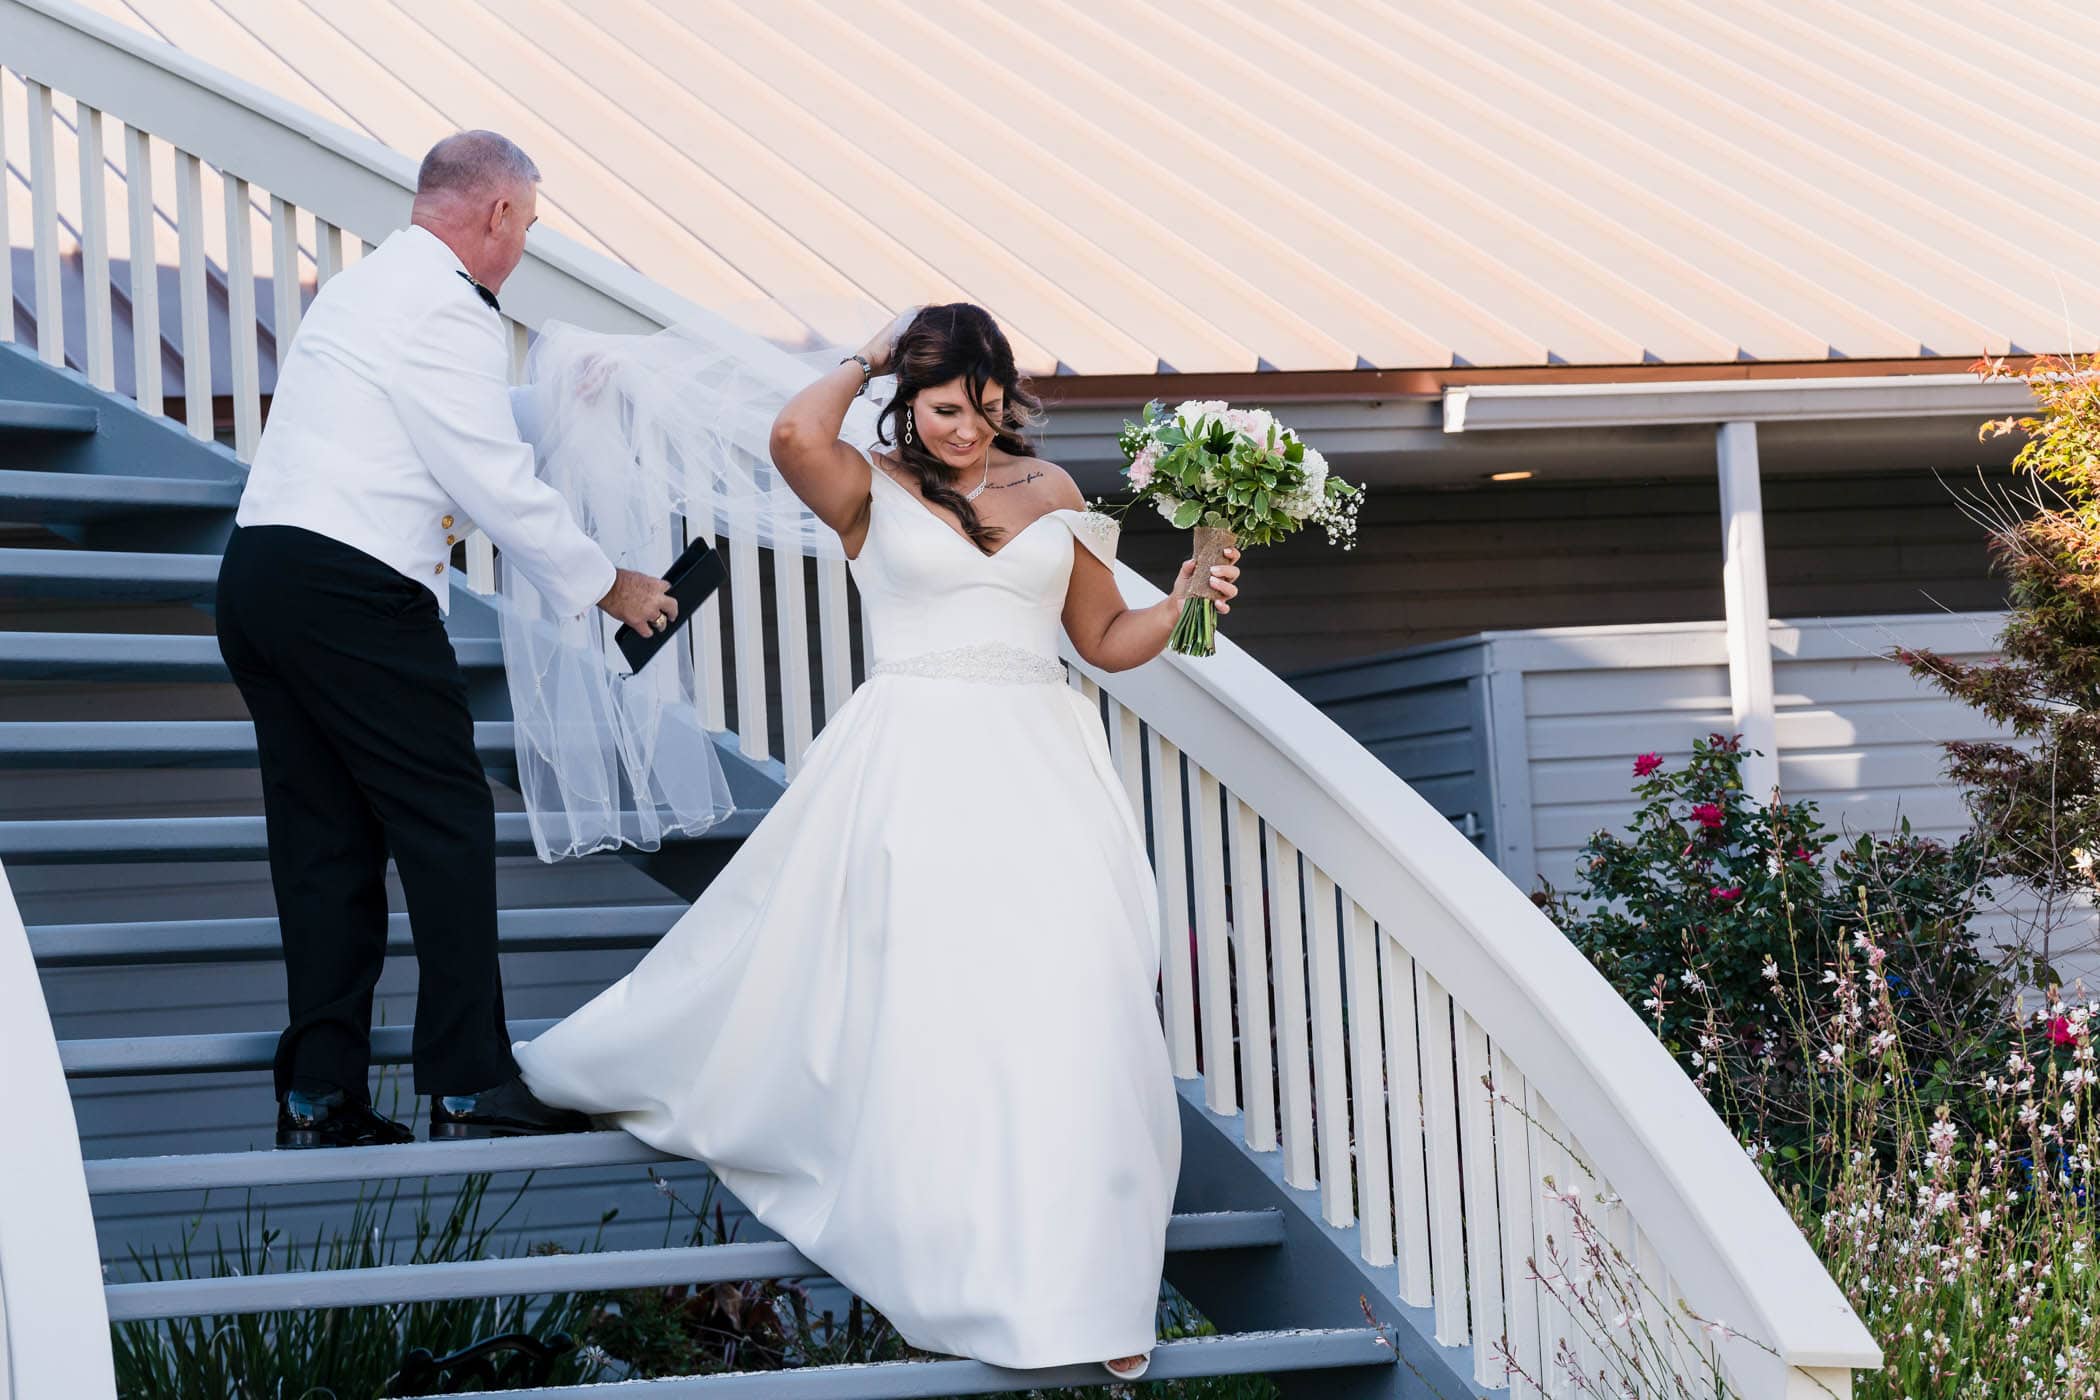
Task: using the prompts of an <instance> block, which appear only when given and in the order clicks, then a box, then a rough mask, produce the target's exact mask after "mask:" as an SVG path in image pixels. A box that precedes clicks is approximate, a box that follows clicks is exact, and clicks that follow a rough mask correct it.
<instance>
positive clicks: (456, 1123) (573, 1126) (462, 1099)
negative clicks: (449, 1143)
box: [430, 1075, 591, 1140]
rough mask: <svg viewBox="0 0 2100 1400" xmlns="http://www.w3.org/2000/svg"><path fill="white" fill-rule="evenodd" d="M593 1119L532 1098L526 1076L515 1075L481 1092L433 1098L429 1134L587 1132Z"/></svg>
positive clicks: (474, 1135) (472, 1135)
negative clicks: (525, 1079)
mask: <svg viewBox="0 0 2100 1400" xmlns="http://www.w3.org/2000/svg"><path fill="white" fill-rule="evenodd" d="M590 1130H591V1120H590V1119H589V1118H587V1117H585V1116H584V1115H583V1114H581V1113H573V1112H571V1111H570V1110H568V1109H566V1108H554V1107H552V1106H550V1105H548V1104H543V1103H541V1102H540V1101H539V1100H538V1099H536V1098H534V1097H533V1094H532V1090H530V1089H528V1088H526V1087H525V1081H524V1079H522V1078H520V1077H518V1076H515V1075H514V1076H512V1077H511V1078H509V1079H506V1080H504V1081H503V1082H502V1083H501V1084H498V1085H497V1086H496V1087H495V1088H493V1089H484V1090H482V1091H481V1092H480V1093H478V1094H445V1095H441V1096H438V1097H434V1098H432V1099H431V1101H430V1136H431V1138H432V1139H433V1140H435V1139H438V1138H490V1137H523V1136H525V1135H526V1134H528V1133H587V1132H589V1131H590Z"/></svg>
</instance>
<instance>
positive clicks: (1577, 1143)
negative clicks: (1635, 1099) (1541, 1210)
mask: <svg viewBox="0 0 2100 1400" xmlns="http://www.w3.org/2000/svg"><path fill="white" fill-rule="evenodd" d="M1558 1131H1559V1133H1560V1136H1561V1140H1562V1141H1563V1142H1565V1143H1566V1144H1567V1151H1566V1152H1565V1153H1563V1154H1562V1157H1563V1160H1564V1162H1565V1163H1566V1169H1567V1177H1566V1185H1567V1187H1568V1189H1569V1190H1571V1191H1573V1192H1574V1193H1575V1195H1576V1197H1577V1199H1578V1202H1579V1205H1578V1206H1576V1207H1574V1208H1571V1210H1570V1212H1569V1219H1568V1250H1569V1252H1570V1253H1571V1254H1573V1255H1575V1256H1576V1257H1577V1258H1581V1257H1582V1255H1583V1252H1584V1250H1585V1248H1586V1246H1585V1245H1584V1244H1583V1241H1582V1236H1581V1232H1580V1231H1579V1230H1578V1229H1577V1224H1576V1219H1575V1215H1574V1211H1575V1210H1577V1209H1579V1210H1580V1211H1581V1212H1582V1216H1583V1217H1584V1218H1585V1219H1586V1220H1587V1221H1588V1223H1589V1227H1590V1228H1591V1229H1592V1230H1593V1231H1596V1232H1598V1233H1602V1232H1603V1226H1604V1221H1603V1209H1604V1208H1603V1207H1602V1206H1600V1205H1599V1204H1598V1203H1597V1197H1598V1196H1599V1195H1600V1194H1602V1191H1601V1185H1600V1183H1599V1182H1598V1180H1597V1178H1596V1177H1594V1176H1592V1175H1591V1174H1590V1171H1589V1169H1588V1167H1587V1166H1586V1165H1585V1164H1586V1163H1587V1162H1588V1161H1589V1153H1587V1152H1585V1151H1583V1148H1582V1139H1580V1138H1578V1137H1576V1136H1575V1131H1574V1129H1572V1128H1570V1127H1569V1126H1568V1125H1567V1124H1566V1123H1565V1122H1563V1123H1561V1124H1560V1125H1559V1128H1558ZM1606 1288H1607V1285H1606V1284H1605V1283H1604V1281H1603V1280H1601V1279H1598V1280H1595V1281H1593V1282H1591V1283H1590V1284H1588V1285H1587V1286H1585V1287H1582V1288H1581V1290H1580V1296H1584V1297H1585V1298H1586V1299H1587V1307H1586V1309H1585V1311H1584V1313H1582V1314H1580V1315H1578V1316H1576V1317H1574V1318H1572V1319H1571V1323H1572V1325H1571V1326H1570V1328H1569V1330H1568V1343H1569V1345H1570V1346H1572V1347H1574V1348H1575V1355H1576V1357H1577V1359H1578V1361H1579V1363H1580V1364H1581V1366H1582V1371H1583V1374H1584V1375H1585V1376H1587V1377H1589V1378H1590V1381H1591V1384H1592V1385H1595V1383H1596V1376H1597V1372H1598V1370H1599V1369H1600V1368H1601V1367H1603V1366H1604V1365H1605V1356H1604V1354H1603V1352H1602V1350H1601V1349H1600V1348H1599V1346H1598V1344H1597V1343H1596V1342H1594V1341H1592V1340H1591V1332H1592V1330H1593V1329H1594V1328H1595V1326H1596V1325H1597V1323H1596V1319H1595V1318H1592V1317H1589V1316H1587V1308H1594V1307H1596V1306H1598V1305H1599V1304H1601V1303H1602V1302H1603V1301H1604V1299H1605V1298H1606V1297H1607V1296H1608V1294H1607V1292H1606Z"/></svg>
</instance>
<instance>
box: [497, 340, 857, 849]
mask: <svg viewBox="0 0 2100 1400" xmlns="http://www.w3.org/2000/svg"><path fill="white" fill-rule="evenodd" d="M842 354H843V352H841V351H835V350H825V351H815V352H811V353H808V354H795V353H790V352H788V351H786V350H782V349H781V348H779V347H778V346H776V345H774V344H772V343H771V342H769V341H766V340H763V339H761V338H759V337H758V336H755V335H752V334H750V333H749V332H746V331H743V330H741V329H739V328H737V327H735V326H733V325H731V324H730V323H729V322H727V321H726V320H718V319H714V318H709V319H707V320H704V321H697V322H692V323H688V324H684V325H679V326H676V327H672V328H671V329H668V330H663V331H659V332H657V333H655V334H653V335H606V334H601V333H598V332H593V331H586V330H583V329H581V328H580V327H576V326H571V325H566V324H563V323H560V322H550V323H548V324H547V325H546V326H545V327H543V328H542V329H541V332H540V334H539V337H538V339H537V341H536V342H535V344H534V346H533V349H532V353H531V358H530V360H529V361H528V376H527V385H526V387H525V388H524V389H522V390H520V391H517V392H516V393H515V394H514V406H515V407H516V409H517V417H518V421H519V426H520V428H521V430H523V431H524V432H525V434H526V435H527V437H528V439H529V440H530V441H531V442H532V444H533V448H534V451H535V453H536V455H537V458H538V466H539V472H540V475H541V477H542V478H543V479H544V480H546V482H547V483H548V484H549V485H551V486H553V487H554V489H555V490H557V491H559V492H560V493H561V494H562V495H563V496H564V497H565V498H566V499H567V500H568V502H569V505H570V508H571V509H572V510H573V511H574V513H575V516H576V519H577V522H578V523H579V524H580V525H581V526H582V527H583V529H584V530H585V531H586V532H587V533H588V534H589V535H591V537H592V538H594V539H595V540H597V541H598V544H599V545H600V547H602V548H603V549H604V550H605V552H606V554H608V555H609V556H611V558H612V560H613V562H614V563H615V564H617V565H619V566H621V567H622V568H629V569H636V570H640V571H642V572H645V573H652V574H662V573H664V572H665V571H666V570H668V569H669V568H670V565H671V562H672V560H674V559H675V558H676V557H677V556H678V553H679V551H680V550H681V549H683V548H684V547H685V544H686V542H687V539H689V538H693V537H697V536H699V535H702V534H705V535H706V536H707V537H708V538H709V539H710V540H712V541H713V542H715V543H716V545H717V546H718V547H719V546H720V545H721V543H722V542H723V541H724V539H725V537H726V536H728V535H730V534H734V535H735V536H736V537H738V538H740V539H745V538H748V539H751V540H755V541H756V542H757V543H758V544H759V545H760V546H761V547H764V548H769V549H785V550H788V551H790V552H792V553H795V554H799V555H806V556H811V557H815V558H820V559H838V558H841V557H843V551H842V548H841V546H840V543H839V539H838V536H837V535H836V534H835V533H833V532H832V530H831V529H830V528H829V527H828V526H826V525H825V524H824V523H823V522H822V521H820V520H818V519H817V518H816V517H815V516H814V515H812V514H811V513H810V512H809V510H808V509H807V508H806V507H805V506H804V505H803V504H802V502H801V500H800V499H798V498H797V497H796V496H795V494H794V492H793V491H792V490H791V489H790V488H789V486H788V484H787V482H786V481H785V480H783V479H782V478H781V476H780V474H779V473H778V472H777V471H776V470H775V469H774V467H773V464H772V460H771V457H770V455H769V451H768V443H769V439H770V436H771V431H772V426H773V420H774V418H775V416H776V415H778V413H779V412H780V409H781V407H782V406H783V405H785V404H786V402H787V401H788V399H789V398H791V397H792V396H793V395H794V394H795V393H796V392H798V391H799V390H801V389H802V388H804V387H805V386H807V385H808V384H810V383H812V382H813V381H815V380H816V379H818V378H819V377H821V376H822V375H823V374H824V373H825V372H826V371H828V370H830V369H832V368H833V367H835V366H836V365H837V363H838V361H839V359H840V357H841V355H842ZM888 382H890V381H884V384H885V385H886V384H887V383H888ZM874 387H876V386H871V389H872V388H874ZM879 408H880V401H879V400H878V399H875V398H873V397H866V398H861V399H857V400H855V401H854V405H853V410H852V412H851V413H850V414H849V415H848V417H847V420H846V426H845V429H844V430H843V433H842V436H844V437H845V438H846V439H847V440H848V441H851V442H854V443H856V444H858V445H860V446H862V447H867V446H869V445H871V444H873V443H874V441H875V433H876V427H875V417H876V414H877V412H878V411H879ZM497 593H498V597H497V599H496V603H497V609H498V612H499V614H500V617H501V625H502V635H503V663H504V670H505V672H506V674H507V676H508V678H509V682H510V695H511V708H512V711H513V714H514V717H515V725H516V738H517V753H518V783H519V791H520V792H521V793H522V794H523V796H524V799H525V810H526V813H527V815H528V817H529V819H530V821H531V825H532V833H533V841H534V844H535V845H536V846H537V848H538V851H539V856H540V859H541V860H546V861H552V860H558V859H560V858H562V857H564V856H573V855H587V854H589V853H590V852H592V851H600V850H607V849H610V848H612V847H614V846H618V845H621V844H623V843H624V844H628V845H633V846H637V847H640V848H641V849H644V850H654V849H656V847H657V846H658V845H660V844H661V843H662V841H663V840H664V838H665V837H666V836H672V835H678V834H687V835H690V834H695V833H698V832H701V831H705V830H706V829H707V828H708V827H710V826H712V825H714V824H715V823H716V822H718V821H720V820H722V819H723V818H724V817H726V816H728V815H729V814H730V812H731V811H732V810H734V807H733V804H732V802H731V800H730V794H729V785H728V782H727V780H726V779H725V777H724V776H723V772H722V764H721V760H720V759H719V758H718V757H717V754H716V740H715V736H713V735H711V734H710V733H709V732H708V731H707V729H706V727H705V724H704V723H703V720H702V713H701V710H700V707H699V700H698V696H699V694H700V687H701V685H702V683H703V678H702V677H701V676H699V675H698V674H696V672H695V664H694V660H693V657H694V650H693V648H692V647H691V646H690V644H689V641H690V638H691V636H692V635H693V634H692V630H691V629H690V627H689V628H688V629H687V630H685V631H682V632H681V633H680V634H679V636H678V637H677V638H676V639H674V641H673V642H672V643H671V644H670V645H669V646H667V647H666V648H665V649H664V652H663V653H660V654H659V655H658V656H657V657H656V658H654V659H653V660H652V661H651V662H650V663H649V664H648V665H647V666H646V667H644V668H643V670H642V671H641V672H640V673H639V674H630V673H629V672H628V669H627V662H626V659H625V658H624V657H623V656H622V655H621V654H620V651H619V648H618V647H616V646H614V645H613V643H612V634H613V632H614V631H615V630H616V629H617V627H618V624H617V623H616V622H614V621H613V619H612V618H610V617H608V616H606V615H605V614H604V613H603V612H601V611H599V610H597V609H592V610H591V611H590V612H588V613H587V614H585V615H584V616H582V617H562V616H558V615H556V613H555V612H554V611H553V609H552V608H551V607H550V606H549V605H548V604H547V602H546V601H545V600H544V599H542V598H541V597H540V595H539V592H538V590H536V589H535V588H534V587H533V586H532V583H531V581H530V580H528V579H527V578H526V577H525V576H524V574H523V572H522V571H520V570H518V569H514V568H509V567H505V566H503V565H502V564H501V563H500V561H499V566H498V570H497ZM737 661H738V664H739V665H744V664H758V663H757V661H756V659H755V658H753V659H749V660H747V659H746V658H743V657H738V658H737Z"/></svg>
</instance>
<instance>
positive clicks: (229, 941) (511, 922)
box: [29, 904, 686, 967]
mask: <svg viewBox="0 0 2100 1400" xmlns="http://www.w3.org/2000/svg"><path fill="white" fill-rule="evenodd" d="M685 911H686V906H685V905H683V904H634V905H608V906H604V907H591V908H576V909H565V908H552V909H505V910H502V911H501V912H500V913H499V915H498V928H499V932H500V936H501V938H502V941H503V951H504V952H506V953H539V952H556V951H564V950H569V949H577V948H599V949H603V948H648V947H652V946H654V945H655V943H656V940H657V939H659V938H661V937H662V936H663V934H664V931H665V930H666V929H668V928H670V926H671V925H672V924H673V923H675V922H677V920H678V917H679V916H680V915H681V914H683V913H685ZM29 948H30V952H31V953H32V955H33V956H34V957H35V959H36V962H37V965H38V966H39V967H139V966H145V965H149V964H164V963H194V962H274V961H276V960H277V959H278V958H279V957H281V956H282V951H281V949H280V947H279V943H278V934H277V920H275V919H179V920H145V921H140V922H132V923H99V924H43V925H37V926H33V927H31V928H30V930H29ZM414 948H415V943H414V940H413V939H412V938H410V936H409V928H408V915H406V914H395V915H393V916H392V917H391V918H389V919H388V921H387V951H388V952H389V953H395V954H405V953H409V952H413V951H414Z"/></svg>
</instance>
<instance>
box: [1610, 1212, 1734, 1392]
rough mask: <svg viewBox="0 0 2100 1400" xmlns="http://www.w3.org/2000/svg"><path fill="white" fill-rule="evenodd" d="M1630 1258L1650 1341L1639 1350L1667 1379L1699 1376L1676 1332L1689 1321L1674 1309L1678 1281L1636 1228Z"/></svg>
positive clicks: (1649, 1241)
mask: <svg viewBox="0 0 2100 1400" xmlns="http://www.w3.org/2000/svg"><path fill="white" fill-rule="evenodd" d="M1631 1257H1632V1260H1633V1266H1634V1269H1635V1271H1636V1273H1637V1274H1638V1275H1639V1282H1638V1284H1637V1285H1636V1286H1637V1287H1639V1288H1640V1290H1641V1316H1642V1317H1643V1319H1645V1321H1646V1323H1647V1326H1648V1332H1649V1336H1650V1338H1651V1340H1649V1341H1647V1342H1645V1343H1644V1344H1643V1347H1642V1350H1643V1351H1644V1352H1645V1353H1646V1354H1647V1355H1648V1356H1649V1357H1650V1358H1651V1361H1654V1362H1659V1363H1660V1366H1661V1369H1662V1370H1663V1372H1664V1374H1666V1375H1678V1376H1695V1375H1697V1374H1699V1369H1700V1363H1699V1362H1698V1361H1697V1360H1696V1359H1695V1358H1694V1357H1693V1355H1692V1354H1691V1349H1690V1348H1689V1347H1687V1346H1686V1345H1685V1335H1684V1333H1683V1332H1682V1331H1680V1330H1679V1329H1680V1328H1681V1327H1683V1326H1684V1325H1685V1323H1686V1322H1687V1321H1688V1319H1686V1317H1685V1316H1684V1314H1683V1313H1682V1312H1680V1311H1678V1308H1677V1293H1678V1289H1677V1280H1676V1279H1675V1278H1673V1277H1671V1275H1670V1270H1669V1268H1668V1266H1667V1265H1665V1264H1664V1263H1663V1260H1662V1252H1661V1251H1660V1250H1658V1249H1656V1247H1655V1242H1654V1241H1653V1240H1651V1239H1649V1238H1648V1234H1647V1232H1646V1231H1645V1230H1642V1229H1641V1228H1640V1227H1639V1226H1638V1225H1636V1226H1635V1227H1634V1231H1633V1250H1632V1253H1631ZM1724 1320H1725V1319H1724Z"/></svg>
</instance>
